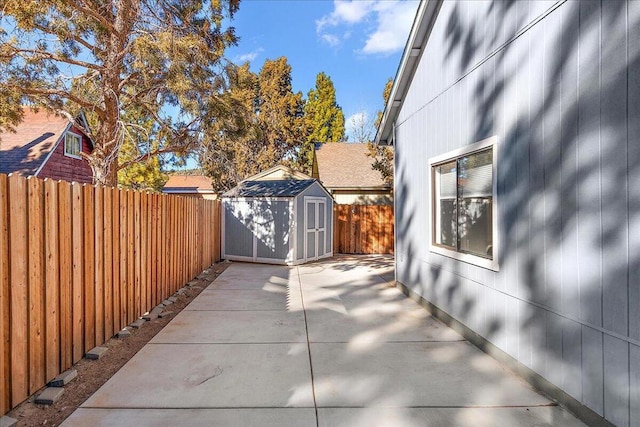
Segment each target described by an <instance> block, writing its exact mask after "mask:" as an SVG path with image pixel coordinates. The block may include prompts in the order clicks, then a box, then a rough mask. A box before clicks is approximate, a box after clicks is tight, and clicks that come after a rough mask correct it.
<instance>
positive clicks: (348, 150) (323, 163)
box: [315, 142, 388, 189]
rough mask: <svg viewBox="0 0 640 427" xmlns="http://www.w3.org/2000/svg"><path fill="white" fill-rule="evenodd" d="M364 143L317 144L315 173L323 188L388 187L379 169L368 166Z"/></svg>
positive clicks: (370, 161) (369, 161)
mask: <svg viewBox="0 0 640 427" xmlns="http://www.w3.org/2000/svg"><path fill="white" fill-rule="evenodd" d="M367 150H368V147H367V144H360V143H349V142H346V143H345V142H330V143H326V144H318V145H317V146H316V147H315V156H316V161H317V164H318V175H319V178H320V181H322V184H323V185H324V186H325V187H327V188H334V189H335V188H371V187H388V185H386V184H385V182H384V181H383V180H382V177H381V175H380V172H378V171H376V170H374V169H373V168H372V164H373V159H372V158H371V157H369V156H367Z"/></svg>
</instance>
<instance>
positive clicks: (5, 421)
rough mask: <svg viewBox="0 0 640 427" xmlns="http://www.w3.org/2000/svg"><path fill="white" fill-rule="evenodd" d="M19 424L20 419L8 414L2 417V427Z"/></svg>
mask: <svg viewBox="0 0 640 427" xmlns="http://www.w3.org/2000/svg"><path fill="white" fill-rule="evenodd" d="M16 424H18V420H16V419H15V418H11V417H9V416H7V415H4V416H2V417H0V427H13V426H15V425H16Z"/></svg>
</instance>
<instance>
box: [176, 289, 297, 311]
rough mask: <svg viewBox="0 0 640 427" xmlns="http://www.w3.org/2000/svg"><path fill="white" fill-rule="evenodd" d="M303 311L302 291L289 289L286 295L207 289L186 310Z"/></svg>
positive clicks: (260, 291) (248, 290) (250, 290)
mask: <svg viewBox="0 0 640 427" xmlns="http://www.w3.org/2000/svg"><path fill="white" fill-rule="evenodd" d="M289 309H294V310H296V311H299V310H302V302H301V295H300V289H299V288H297V287H294V288H293V289H288V290H287V292H286V295H283V293H282V292H281V291H280V290H278V291H277V292H272V291H265V290H263V289H259V290H257V289H246V290H237V289H234V290H228V289H206V290H204V291H202V293H201V294H200V295H199V296H198V298H196V299H195V300H194V301H193V302H192V303H191V304H189V306H188V307H186V308H185V310H227V311H231V310H239V311H251V310H289Z"/></svg>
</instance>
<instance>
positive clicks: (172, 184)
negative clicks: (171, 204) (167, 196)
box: [162, 175, 213, 193]
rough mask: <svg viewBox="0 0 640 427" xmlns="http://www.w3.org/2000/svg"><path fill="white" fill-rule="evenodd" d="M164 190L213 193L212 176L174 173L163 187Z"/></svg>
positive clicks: (168, 191)
mask: <svg viewBox="0 0 640 427" xmlns="http://www.w3.org/2000/svg"><path fill="white" fill-rule="evenodd" d="M162 191H163V192H167V193H170V192H173V193H175V192H182V193H213V185H212V183H211V178H209V177H207V176H204V175H172V176H170V177H169V180H168V181H167V183H166V184H165V185H164V187H162Z"/></svg>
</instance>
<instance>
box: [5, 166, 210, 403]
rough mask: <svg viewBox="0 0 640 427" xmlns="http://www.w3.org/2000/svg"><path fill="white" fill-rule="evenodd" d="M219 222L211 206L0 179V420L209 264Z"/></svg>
mask: <svg viewBox="0 0 640 427" xmlns="http://www.w3.org/2000/svg"><path fill="white" fill-rule="evenodd" d="M219 221H220V202H218V201H210V200H202V199H188V200H187V199H185V198H183V197H177V196H167V195H159V194H150V193H140V192H134V191H129V190H119V189H116V188H105V187H102V186H91V185H86V184H85V185H80V184H78V183H75V182H74V183H67V182H64V181H54V180H50V179H46V180H44V181H42V180H39V179H37V178H35V177H29V178H24V177H22V176H19V175H8V176H7V175H4V174H0V246H1V250H0V415H2V414H4V413H6V412H8V411H9V410H10V409H11V408H13V407H15V406H17V405H18V404H19V403H21V402H22V401H24V400H25V399H26V398H27V397H29V395H30V394H32V393H34V392H35V391H37V390H38V389H40V388H42V387H43V386H44V385H45V384H46V383H47V382H48V381H50V380H52V379H53V378H54V377H55V376H56V375H58V374H59V373H60V372H62V371H64V370H66V369H68V368H69V367H71V366H72V365H73V363H75V362H77V361H78V360H80V359H81V358H82V357H83V355H84V354H85V353H86V352H87V351H88V350H90V349H91V348H93V347H95V346H96V345H100V344H102V343H104V342H105V341H106V340H108V339H109V338H111V337H112V336H113V335H114V334H115V333H117V331H118V330H120V329H121V328H123V327H124V326H126V325H127V324H129V323H131V322H132V321H134V320H135V319H137V318H139V317H140V316H141V315H142V314H144V313H145V312H146V311H149V310H151V309H152V308H153V307H154V306H155V305H157V304H158V303H159V302H160V301H162V300H164V299H166V298H167V297H169V296H170V295H171V294H173V293H174V292H175V291H176V290H177V289H179V288H180V287H182V286H183V285H184V284H185V283H186V281H188V280H190V279H191V278H193V277H194V276H196V275H197V274H199V273H200V272H201V271H202V270H203V269H205V268H206V267H208V266H209V265H211V264H212V263H214V262H216V261H219V260H220V224H219ZM9 248H10V250H9Z"/></svg>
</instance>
